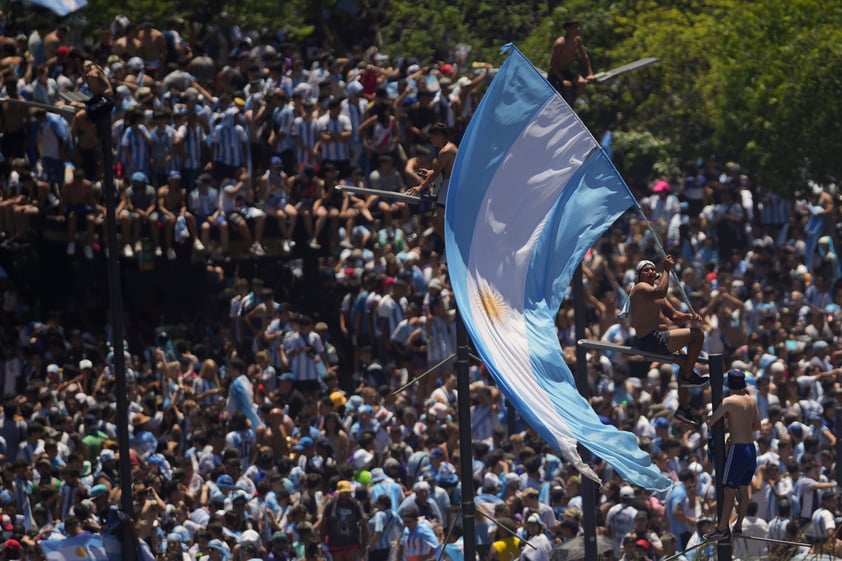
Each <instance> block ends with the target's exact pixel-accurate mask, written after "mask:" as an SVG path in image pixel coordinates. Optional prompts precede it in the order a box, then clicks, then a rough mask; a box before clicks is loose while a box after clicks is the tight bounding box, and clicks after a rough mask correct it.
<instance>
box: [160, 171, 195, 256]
mask: <svg viewBox="0 0 842 561" xmlns="http://www.w3.org/2000/svg"><path fill="white" fill-rule="evenodd" d="M182 216H183V217H184V222H185V225H186V227H187V231H188V233H189V234H190V237H191V238H192V239H193V247H194V249H196V251H204V249H205V247H204V245H203V244H202V242H200V241H199V238H198V237H197V235H196V233H197V232H196V219H195V218H193V215H192V214H190V213H189V212H187V198H186V196H185V192H184V187H183V186H182V184H181V174H180V173H179V172H178V171H171V172H170V173H169V178H168V179H167V183H166V185H163V186H161V187H160V188H159V189H158V209H157V211H156V213H155V215H154V216H153V217H152V220H153V221H156V222H162V223H163V224H164V243H165V245H166V246H167V251H166V254H167V259H169V260H170V261H172V260H173V259H175V258H176V253H175V248H174V247H173V241H174V238H175V227H176V223H177V222H178V219H179V217H182Z"/></svg>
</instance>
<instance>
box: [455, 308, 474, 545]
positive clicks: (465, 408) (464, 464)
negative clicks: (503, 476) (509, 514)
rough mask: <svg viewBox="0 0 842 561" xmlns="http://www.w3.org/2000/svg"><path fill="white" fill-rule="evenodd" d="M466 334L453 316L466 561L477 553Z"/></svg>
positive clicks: (457, 315)
mask: <svg viewBox="0 0 842 561" xmlns="http://www.w3.org/2000/svg"><path fill="white" fill-rule="evenodd" d="M468 352H469V349H468V332H467V330H466V329H465V324H464V323H463V322H462V316H461V315H460V314H459V311H458V310H457V314H456V380H457V382H456V384H457V385H456V387H457V393H458V405H459V464H460V465H459V475H460V477H461V479H462V535H463V536H464V540H463V541H464V545H463V550H464V553H465V560H466V561H474V559H475V558H476V550H477V530H476V504H475V503H474V469H473V467H474V466H473V464H474V462H473V452H474V451H473V445H472V444H473V442H472V437H471V393H470V392H471V388H470V385H471V381H470V380H469V379H468V377H469V372H468Z"/></svg>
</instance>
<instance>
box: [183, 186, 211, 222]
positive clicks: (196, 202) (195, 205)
mask: <svg viewBox="0 0 842 561" xmlns="http://www.w3.org/2000/svg"><path fill="white" fill-rule="evenodd" d="M187 208H188V209H190V212H192V213H193V214H194V215H195V216H196V217H199V218H207V217H208V216H210V215H211V214H213V213H214V212H216V209H218V208H219V191H217V190H216V188H214V187H209V188H208V192H207V193H205V194H204V195H203V194H202V193H201V191H199V189H193V190H192V191H190V194H189V195H188V196H187Z"/></svg>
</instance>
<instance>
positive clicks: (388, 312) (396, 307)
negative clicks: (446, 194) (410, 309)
mask: <svg viewBox="0 0 842 561" xmlns="http://www.w3.org/2000/svg"><path fill="white" fill-rule="evenodd" d="M405 306H406V304H405V301H401V302H399V301H396V300H395V299H394V298H393V297H392V295H391V294H386V295H385V296H383V298H381V299H380V306H379V307H378V310H377V312H378V313H377V315H378V316H379V317H380V318H383V319H385V320H386V333H384V335H386V336H388V337H391V335H392V333H394V332H395V330H396V329H397V327H398V324H399V323H400V322H401V321H403V319H404V308H405ZM381 331H382V327H381Z"/></svg>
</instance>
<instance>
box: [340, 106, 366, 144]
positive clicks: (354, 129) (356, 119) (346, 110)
mask: <svg viewBox="0 0 842 561" xmlns="http://www.w3.org/2000/svg"><path fill="white" fill-rule="evenodd" d="M367 112H368V102H367V101H366V100H365V99H364V98H359V99H357V101H355V102H354V101H351V100H350V99H343V100H342V113H341V114H342V115H343V116H345V117H348V119H349V120H350V121H351V144H361V143H362V141H363V139H362V135H361V134H360V125H361V124H362V122H363V121H365V118H366V113H367Z"/></svg>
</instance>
